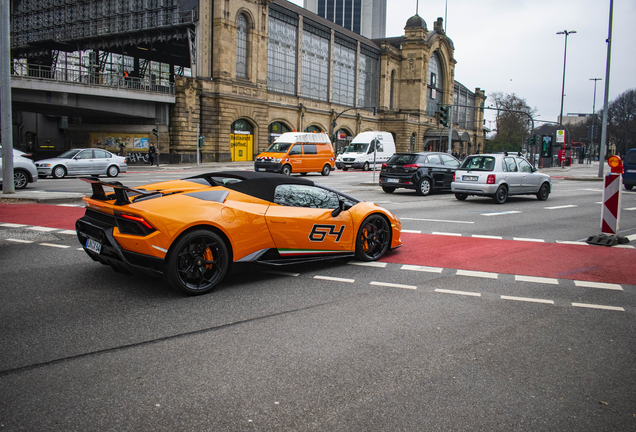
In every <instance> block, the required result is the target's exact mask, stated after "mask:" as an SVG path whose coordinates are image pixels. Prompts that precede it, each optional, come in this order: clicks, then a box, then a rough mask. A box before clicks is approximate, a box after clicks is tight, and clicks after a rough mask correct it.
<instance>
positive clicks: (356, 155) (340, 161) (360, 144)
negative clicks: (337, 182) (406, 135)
mask: <svg viewBox="0 0 636 432" xmlns="http://www.w3.org/2000/svg"><path fill="white" fill-rule="evenodd" d="M373 143H376V145H375V147H374V146H373ZM374 150H375V151H374ZM374 153H375V166H376V169H380V167H381V166H382V164H383V163H384V162H386V161H387V160H389V158H390V157H391V156H392V155H393V153H395V142H394V141H393V135H391V134H390V133H389V132H378V131H372V132H362V133H360V134H358V136H356V137H355V138H354V139H353V141H351V143H350V144H349V146H348V147H347V148H346V149H345V151H344V153H342V154H340V155H338V157H337V158H336V168H340V169H341V170H343V171H346V170H348V169H349V168H361V169H362V170H364V171H368V170H369V169H373V156H374Z"/></svg>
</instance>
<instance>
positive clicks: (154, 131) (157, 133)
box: [152, 128, 159, 137]
mask: <svg viewBox="0 0 636 432" xmlns="http://www.w3.org/2000/svg"><path fill="white" fill-rule="evenodd" d="M152 133H153V134H154V136H156V137H158V136H159V131H158V130H157V128H154V129H153V130H152Z"/></svg>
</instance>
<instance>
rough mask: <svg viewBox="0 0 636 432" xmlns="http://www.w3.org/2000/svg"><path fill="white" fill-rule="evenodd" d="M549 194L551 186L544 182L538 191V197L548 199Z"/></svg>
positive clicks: (542, 199) (543, 199)
mask: <svg viewBox="0 0 636 432" xmlns="http://www.w3.org/2000/svg"><path fill="white" fill-rule="evenodd" d="M548 195H550V186H548V184H547V183H544V184H542V185H541V187H540V188H539V192H537V199H538V200H539V201H545V200H547V199H548Z"/></svg>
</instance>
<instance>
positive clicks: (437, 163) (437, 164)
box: [425, 153, 450, 188]
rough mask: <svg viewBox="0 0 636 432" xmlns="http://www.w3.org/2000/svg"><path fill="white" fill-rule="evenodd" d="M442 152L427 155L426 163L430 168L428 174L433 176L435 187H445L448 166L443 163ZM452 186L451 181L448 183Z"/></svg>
mask: <svg viewBox="0 0 636 432" xmlns="http://www.w3.org/2000/svg"><path fill="white" fill-rule="evenodd" d="M440 156H441V155H440V154H437V153H433V154H428V155H426V156H425V157H426V165H427V168H428V174H429V175H430V176H431V177H432V178H433V182H434V183H435V185H434V187H436V188H440V187H444V185H445V183H446V168H445V167H444V164H443V163H442V158H441V157H440ZM448 185H449V186H450V183H449V184H448Z"/></svg>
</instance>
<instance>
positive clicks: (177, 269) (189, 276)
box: [166, 229, 230, 295]
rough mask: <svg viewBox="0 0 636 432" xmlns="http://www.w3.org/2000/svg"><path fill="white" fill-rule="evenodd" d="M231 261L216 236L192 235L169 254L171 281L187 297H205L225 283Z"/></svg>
mask: <svg viewBox="0 0 636 432" xmlns="http://www.w3.org/2000/svg"><path fill="white" fill-rule="evenodd" d="M229 260H230V257H229V254H228V252H227V247H226V246H225V242H224V241H223V240H222V239H221V237H219V236H218V235H217V234H215V233H214V232H212V231H209V230H206V229H197V230H194V231H190V232H189V233H187V234H185V235H184V236H182V237H181V238H180V239H179V240H177V242H176V244H175V245H174V246H173V247H172V248H171V250H170V252H169V254H168V259H167V260H166V266H167V269H166V270H167V274H168V280H169V281H170V283H171V284H172V286H173V287H175V288H176V289H178V290H179V291H182V292H184V293H186V294H189V295H198V294H205V293H208V292H210V291H212V290H213V289H214V288H215V287H216V286H217V285H218V284H219V283H220V282H221V281H222V280H223V278H224V277H225V275H226V273H227V270H228V267H229Z"/></svg>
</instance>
